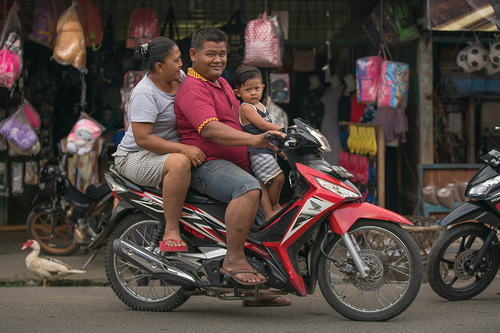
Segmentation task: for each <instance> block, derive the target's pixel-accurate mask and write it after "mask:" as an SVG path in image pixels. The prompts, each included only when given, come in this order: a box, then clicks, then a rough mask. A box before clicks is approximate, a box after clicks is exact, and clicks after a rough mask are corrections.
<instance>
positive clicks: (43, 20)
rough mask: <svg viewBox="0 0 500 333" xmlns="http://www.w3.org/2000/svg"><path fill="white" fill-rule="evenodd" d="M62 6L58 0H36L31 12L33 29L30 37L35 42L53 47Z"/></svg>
mask: <svg viewBox="0 0 500 333" xmlns="http://www.w3.org/2000/svg"><path fill="white" fill-rule="evenodd" d="M63 9H64V7H63V5H62V3H61V2H60V1H59V0H38V1H37V3H36V6H35V10H34V12H33V20H34V24H33V30H31V34H30V39H31V40H32V41H34V42H35V43H38V44H42V45H44V46H47V47H50V48H51V49H52V48H54V45H55V43H56V36H57V30H56V27H57V20H58V19H59V16H60V15H61V13H62V11H63Z"/></svg>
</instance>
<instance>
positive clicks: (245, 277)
mask: <svg viewBox="0 0 500 333" xmlns="http://www.w3.org/2000/svg"><path fill="white" fill-rule="evenodd" d="M222 268H224V270H226V271H227V272H231V271H234V270H242V271H248V272H255V273H236V274H234V277H235V278H237V279H238V280H241V281H244V282H249V283H255V282H260V281H264V280H266V278H265V277H264V275H262V274H260V273H258V272H257V271H256V270H255V269H254V268H253V267H252V266H251V265H250V264H249V263H248V262H247V261H246V260H238V261H237V262H234V263H231V264H229V263H228V264H226V260H224V263H223V264H222Z"/></svg>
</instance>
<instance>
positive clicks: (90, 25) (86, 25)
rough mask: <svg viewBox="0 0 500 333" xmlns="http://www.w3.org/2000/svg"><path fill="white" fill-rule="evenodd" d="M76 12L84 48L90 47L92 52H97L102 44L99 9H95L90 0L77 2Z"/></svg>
mask: <svg viewBox="0 0 500 333" xmlns="http://www.w3.org/2000/svg"><path fill="white" fill-rule="evenodd" d="M76 10H77V12H78V18H79V19H80V23H81V25H82V28H83V33H84V34H85V41H86V44H85V46H86V47H92V50H94V51H97V50H99V49H100V48H101V43H102V25H101V15H100V14H99V9H97V7H96V5H95V4H94V3H93V2H92V0H79V1H78V6H76Z"/></svg>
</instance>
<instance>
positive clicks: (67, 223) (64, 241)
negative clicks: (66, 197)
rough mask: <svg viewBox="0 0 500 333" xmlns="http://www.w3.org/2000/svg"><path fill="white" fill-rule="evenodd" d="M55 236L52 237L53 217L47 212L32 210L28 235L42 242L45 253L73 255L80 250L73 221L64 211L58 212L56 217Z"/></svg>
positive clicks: (27, 226)
mask: <svg viewBox="0 0 500 333" xmlns="http://www.w3.org/2000/svg"><path fill="white" fill-rule="evenodd" d="M55 223H56V225H55V228H54V237H51V233H50V225H51V217H50V215H49V214H47V213H45V212H40V213H37V212H35V211H32V212H31V213H30V214H29V216H28V218H27V220H26V228H27V231H28V237H30V238H32V239H34V240H36V241H37V242H38V243H40V247H41V250H42V252H43V253H48V254H54V255H71V254H73V253H75V252H76V251H78V244H76V243H75V242H74V238H73V232H74V224H73V221H72V220H71V219H70V218H68V217H67V216H66V215H65V214H64V213H63V212H58V213H57V214H56V217H55Z"/></svg>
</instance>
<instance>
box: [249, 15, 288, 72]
mask: <svg viewBox="0 0 500 333" xmlns="http://www.w3.org/2000/svg"><path fill="white" fill-rule="evenodd" d="M244 63H245V65H248V66H256V67H279V66H281V65H282V63H281V49H280V41H279V36H278V30H277V29H276V25H275V23H274V21H273V20H271V19H268V18H267V15H266V13H265V12H264V15H263V18H262V19H255V20H251V21H249V22H248V23H247V26H246V28H245V60H244Z"/></svg>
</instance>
